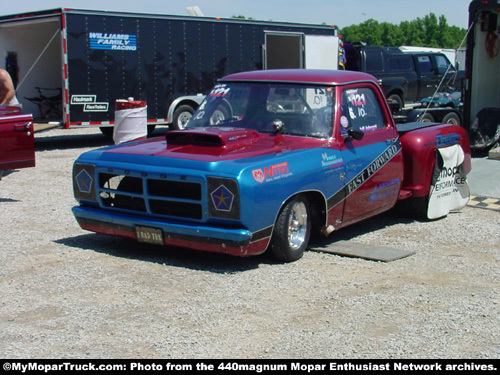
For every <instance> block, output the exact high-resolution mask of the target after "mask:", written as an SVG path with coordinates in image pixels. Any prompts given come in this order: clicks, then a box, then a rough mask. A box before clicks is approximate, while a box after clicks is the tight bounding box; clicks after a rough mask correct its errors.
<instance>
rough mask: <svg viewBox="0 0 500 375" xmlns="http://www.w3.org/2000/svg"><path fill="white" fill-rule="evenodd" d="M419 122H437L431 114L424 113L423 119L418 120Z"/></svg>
mask: <svg viewBox="0 0 500 375" xmlns="http://www.w3.org/2000/svg"><path fill="white" fill-rule="evenodd" d="M418 121H419V122H435V121H434V116H433V115H431V114H430V113H424V115H423V116H422V117H420V118H419V119H418Z"/></svg>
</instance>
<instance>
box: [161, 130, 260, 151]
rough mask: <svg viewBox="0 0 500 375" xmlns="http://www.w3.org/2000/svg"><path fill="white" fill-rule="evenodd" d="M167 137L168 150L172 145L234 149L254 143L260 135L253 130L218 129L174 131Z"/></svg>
mask: <svg viewBox="0 0 500 375" xmlns="http://www.w3.org/2000/svg"><path fill="white" fill-rule="evenodd" d="M165 137H166V139H167V148H168V147H169V146H171V145H172V146H183V145H192V146H205V147H224V148H233V147H235V146H236V147H238V146H240V147H241V146H242V144H247V143H252V141H253V140H255V139H257V138H258V137H259V133H257V131H255V130H252V129H243V128H232V127H220V128H219V127H217V128H196V129H187V130H173V131H169V132H167V134H166V136H165Z"/></svg>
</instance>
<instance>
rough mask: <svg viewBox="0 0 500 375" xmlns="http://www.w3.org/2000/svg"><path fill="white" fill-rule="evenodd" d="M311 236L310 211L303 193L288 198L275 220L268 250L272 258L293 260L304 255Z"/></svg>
mask: <svg viewBox="0 0 500 375" xmlns="http://www.w3.org/2000/svg"><path fill="white" fill-rule="evenodd" d="M310 236H311V212H310V205H309V200H308V199H307V197H306V196H305V195H297V196H295V197H293V198H292V199H291V200H289V201H288V202H287V203H286V204H285V206H284V207H283V209H282V210H281V212H280V214H279V215H278V219H277V220H276V224H275V226H274V232H273V236H272V238H271V244H270V247H269V250H270V251H271V254H272V255H273V257H274V258H276V259H277V260H279V261H283V262H293V261H296V260H297V259H300V258H301V257H302V255H304V251H305V250H306V249H307V245H308V243H309V237H310Z"/></svg>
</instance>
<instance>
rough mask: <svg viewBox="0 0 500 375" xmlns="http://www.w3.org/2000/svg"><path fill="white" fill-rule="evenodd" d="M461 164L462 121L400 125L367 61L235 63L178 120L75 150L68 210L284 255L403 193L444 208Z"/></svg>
mask: <svg viewBox="0 0 500 375" xmlns="http://www.w3.org/2000/svg"><path fill="white" fill-rule="evenodd" d="M440 151H450V152H451V153H452V154H453V153H455V154H456V157H454V159H453V158H450V157H448V156H446V157H444V159H443V157H441V156H439V155H441V153H440ZM436 160H438V162H437V163H435V161H436ZM450 160H451V162H450ZM435 164H436V165H435ZM469 170H470V148H469V143H468V138H467V134H466V133H465V131H464V130H463V129H462V128H460V127H458V126H456V125H450V124H430V123H410V124H402V125H401V129H400V131H399V132H398V129H397V128H396V125H395V123H394V121H393V118H392V116H391V112H390V109H389V106H388V104H387V101H386V99H385V96H384V93H383V92H382V90H381V88H380V85H379V84H378V82H377V80H376V79H375V78H374V77H373V76H371V75H368V74H366V73H361V72H348V71H333V70H332V71H330V70H306V69H298V70H264V71H253V72H242V73H236V74H231V75H229V76H226V77H224V78H222V79H220V80H219V81H218V83H217V85H216V86H215V87H214V88H213V90H212V91H211V92H210V93H209V94H208V95H207V97H206V99H205V101H204V102H203V103H202V104H201V105H200V107H199V108H198V109H197V111H196V112H195V113H194V115H193V116H192V118H191V119H190V121H189V122H188V124H187V126H186V128H185V129H183V130H173V131H169V132H167V133H166V134H165V136H164V137H163V136H160V137H155V138H149V139H147V140H141V141H131V142H129V143H124V144H121V145H114V146H109V147H107V148H103V149H97V150H92V151H88V152H86V153H83V154H82V155H80V157H79V158H78V159H77V160H76V161H75V163H74V166H73V172H72V175H73V188H74V195H75V198H76V200H77V201H78V203H79V204H78V205H77V206H75V207H73V214H74V216H75V218H76V220H77V221H78V223H79V225H80V226H81V228H83V229H85V230H89V231H93V232H97V233H103V234H108V235H113V236H121V237H125V238H129V239H133V240H137V241H141V242H147V243H154V244H159V245H169V246H179V247H186V248H191V249H195V250H202V251H210V252H220V253H227V254H231V255H236V256H250V255H256V254H261V253H263V252H264V251H266V249H269V251H270V252H271V253H272V255H273V256H274V257H275V258H277V259H278V260H280V261H285V262H289V261H295V260H297V259H299V258H300V257H301V256H302V255H303V253H304V251H305V250H306V249H307V246H308V242H309V239H310V236H311V234H318V233H323V234H324V235H328V234H329V233H331V232H333V231H335V230H338V229H340V228H342V227H345V226H347V225H350V224H353V223H356V222H359V221H360V220H363V219H366V218H369V217H372V216H374V215H377V214H379V213H381V212H384V211H387V210H389V209H391V208H392V207H394V206H395V205H396V203H397V202H398V201H399V200H412V201H413V202H414V203H415V205H414V206H415V207H416V210H417V211H423V212H424V213H426V214H427V216H428V217H430V218H432V219H434V218H437V217H441V216H446V215H447V213H448V211H449V210H450V209H459V208H461V207H463V206H464V205H465V204H466V202H467V199H468V191H467V190H466V189H465V190H464V187H465V185H466V180H465V175H466V173H467V172H468V171H469ZM433 192H437V194H433ZM457 192H460V193H459V195H460V196H459V197H458V200H460V202H459V204H457V203H456V202H454V201H456V199H453V200H451V198H453V195H456V194H457ZM455 198H457V197H455ZM436 199H437V200H439V204H437V205H434V204H431V202H432V201H433V200H436ZM452 201H453V202H452ZM464 201H465V203H464ZM450 202H451V203H450ZM445 203H446V204H445ZM412 205H413V204H412ZM412 205H410V206H412ZM438 206H439V207H438Z"/></svg>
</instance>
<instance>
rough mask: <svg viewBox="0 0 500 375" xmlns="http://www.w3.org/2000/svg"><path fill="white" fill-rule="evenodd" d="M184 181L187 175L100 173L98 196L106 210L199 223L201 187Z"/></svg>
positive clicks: (200, 217)
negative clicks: (148, 214) (146, 214)
mask: <svg viewBox="0 0 500 375" xmlns="http://www.w3.org/2000/svg"><path fill="white" fill-rule="evenodd" d="M187 180H188V177H186V176H168V177H167V176H166V175H161V176H154V175H153V176H151V175H148V174H146V173H142V174H138V173H137V174H134V173H132V172H129V171H124V173H116V172H100V173H99V184H98V186H99V188H98V189H99V191H98V196H99V199H100V204H101V206H102V207H104V208H107V209H113V210H119V211H133V212H143V213H150V214H152V215H156V216H164V217H172V218H180V219H182V218H186V219H195V220H202V219H203V205H202V185H201V183H200V182H198V181H195V182H193V181H187Z"/></svg>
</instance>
